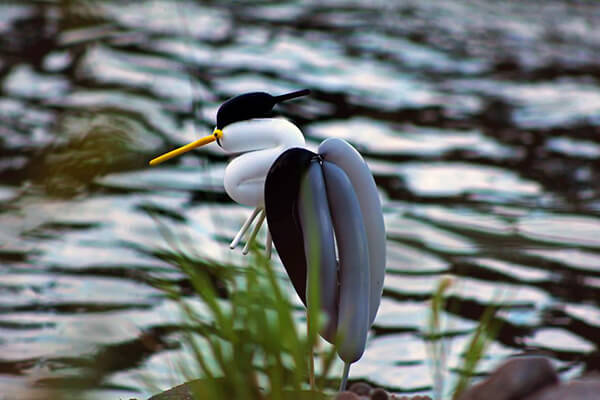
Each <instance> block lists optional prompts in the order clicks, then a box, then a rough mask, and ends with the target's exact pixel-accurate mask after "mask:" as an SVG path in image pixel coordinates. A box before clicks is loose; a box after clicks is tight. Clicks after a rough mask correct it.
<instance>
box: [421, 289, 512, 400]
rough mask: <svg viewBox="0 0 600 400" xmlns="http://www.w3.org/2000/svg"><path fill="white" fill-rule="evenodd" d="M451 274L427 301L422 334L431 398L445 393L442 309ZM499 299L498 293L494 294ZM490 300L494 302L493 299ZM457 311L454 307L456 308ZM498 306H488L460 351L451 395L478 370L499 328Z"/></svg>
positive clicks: (446, 348) (459, 391)
mask: <svg viewBox="0 0 600 400" xmlns="http://www.w3.org/2000/svg"><path fill="white" fill-rule="evenodd" d="M452 284H453V283H452V280H451V279H450V278H442V279H441V280H440V282H439V284H438V286H437V289H436V290H435V292H434V293H433V296H432V298H431V303H430V312H429V320H428V325H427V332H426V335H425V340H426V342H425V344H426V349H427V353H428V357H429V359H430V365H431V374H432V380H433V394H434V398H435V399H438V400H441V399H442V398H443V397H444V394H445V391H444V389H445V388H444V387H445V377H446V376H447V358H448V353H449V346H448V343H447V338H446V337H445V335H444V329H445V327H444V326H443V322H442V313H443V311H444V309H445V307H446V293H447V291H448V289H449V288H450V287H451V286H452ZM495 298H496V299H498V296H495ZM492 303H494V304H495V303H496V302H495V301H493V302H492ZM455 311H457V310H455ZM497 311H498V306H496V305H490V306H488V307H487V308H486V309H485V311H484V313H483V315H482V316H481V319H480V320H479V323H478V324H477V327H476V328H475V330H474V332H473V334H472V336H471V338H470V340H469V342H468V343H467V345H466V346H465V349H464V350H463V352H462V355H461V356H462V363H461V364H460V365H459V366H458V367H457V372H458V374H459V377H458V379H457V381H456V383H455V385H454V388H453V389H452V390H451V392H450V393H451V398H452V399H453V400H456V399H458V398H459V397H460V395H461V394H462V393H463V392H464V391H465V390H466V389H467V388H468V387H469V385H470V383H471V379H472V377H473V375H474V374H475V372H476V370H477V365H478V364H479V361H481V359H483V357H484V356H485V353H486V350H487V349H488V347H489V345H490V344H491V343H492V342H493V341H494V339H495V338H496V335H497V334H498V331H499V329H500V321H499V320H498V319H497V318H495V317H496V312H497Z"/></svg>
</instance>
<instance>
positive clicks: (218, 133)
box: [149, 129, 223, 165]
mask: <svg viewBox="0 0 600 400" xmlns="http://www.w3.org/2000/svg"><path fill="white" fill-rule="evenodd" d="M222 137H223V131H222V130H220V129H215V130H214V132H213V134H212V135H208V136H204V137H203V138H201V139H198V140H196V141H194V142H192V143H188V144H186V145H185V146H181V147H179V148H177V149H175V150H171V151H170V152H168V153H165V154H163V155H162V156H158V157H156V158H153V159H152V160H150V162H149V164H150V165H158V164H160V163H162V162H165V161H167V160H170V159H171V158H173V157H177V156H179V155H181V154H183V153H187V152H188V151H190V150H192V149H195V148H196V147H200V146H204V145H205V144H209V143H212V142H214V141H215V140H217V139H220V138H222Z"/></svg>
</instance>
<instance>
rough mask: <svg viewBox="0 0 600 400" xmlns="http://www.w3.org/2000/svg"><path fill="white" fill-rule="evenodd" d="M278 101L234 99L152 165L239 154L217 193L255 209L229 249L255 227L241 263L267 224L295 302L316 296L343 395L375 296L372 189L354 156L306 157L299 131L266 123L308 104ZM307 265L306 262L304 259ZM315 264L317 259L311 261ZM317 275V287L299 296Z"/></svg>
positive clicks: (378, 238) (378, 264) (334, 147)
mask: <svg viewBox="0 0 600 400" xmlns="http://www.w3.org/2000/svg"><path fill="white" fill-rule="evenodd" d="M309 93H310V91H309V90H300V91H296V92H292V93H288V94H284V95H281V96H271V95H270V94H268V93H263V92H252V93H246V94H242V95H239V96H236V97H233V98H231V99H229V100H228V101H226V102H225V103H223V104H222V105H221V107H220V108H219V110H218V112H217V126H216V128H215V130H214V132H213V134H212V135H210V136H206V137H204V138H201V139H199V140H197V141H195V142H192V143H190V144H187V145H185V146H183V147H180V148H178V149H176V150H173V151H171V152H169V153H166V154H164V155H162V156H160V157H157V158H155V159H153V160H152V161H151V162H150V165H156V164H159V163H161V162H163V161H166V160H168V159H170V158H172V157H175V156H177V155H179V154H182V153H185V152H187V151H189V150H191V149H194V148H196V147H199V146H202V145H205V144H208V143H211V142H213V141H216V142H217V144H218V145H219V146H220V147H221V148H223V150H225V151H226V152H228V153H234V154H239V153H242V154H241V155H239V156H238V157H236V158H234V159H233V160H232V161H231V162H230V163H229V165H228V166H227V168H226V169H225V181H224V184H225V190H226V192H227V193H228V194H229V196H230V197H231V198H232V199H233V200H235V201H236V202H238V203H241V204H245V205H247V206H251V207H254V211H253V212H252V214H251V215H250V217H249V218H248V219H247V220H246V222H245V223H244V224H243V226H242V228H241V229H240V231H239V232H238V234H237V235H236V236H235V238H234V239H233V241H232V243H231V246H230V247H231V248H232V249H233V248H235V247H236V246H237V245H238V244H239V242H240V240H241V238H242V236H243V235H244V234H245V233H246V232H247V231H248V230H249V228H250V226H251V225H252V223H253V221H254V220H255V219H256V218H257V217H258V222H257V223H256V225H255V227H254V229H253V230H252V232H251V234H250V236H249V237H248V239H247V242H246V245H245V247H244V249H243V253H244V254H246V253H247V252H248V247H249V245H250V243H251V242H252V241H253V240H254V239H255V237H256V235H257V233H258V231H259V230H260V227H261V225H262V223H263V222H264V219H265V217H266V219H267V226H268V233H267V245H266V248H267V253H268V256H270V253H271V248H272V243H274V244H275V248H276V249H277V252H278V254H279V257H280V259H281V261H282V263H283V265H284V267H285V269H286V272H287V274H288V275H289V277H290V280H291V282H292V284H293V286H294V288H295V290H296V292H297V293H298V296H299V297H300V299H301V300H302V302H303V303H304V304H305V305H306V306H307V307H308V308H311V304H310V302H308V304H307V298H309V297H310V296H307V291H308V290H309V289H310V290H318V294H319V299H320V301H319V303H320V307H321V310H322V311H323V312H324V313H325V314H326V316H327V318H326V323H325V324H324V326H323V327H322V328H321V331H320V334H321V336H322V337H323V338H324V339H325V340H327V341H329V342H331V343H335V342H336V341H337V343H336V345H337V352H338V354H339V356H340V358H341V359H342V360H343V361H344V363H345V364H344V376H343V379H342V385H341V386H342V389H343V388H344V387H345V384H346V380H347V377H348V372H349V368H350V364H352V363H353V362H355V361H357V360H358V359H359V358H360V357H361V356H362V354H363V352H364V349H365V344H366V338H367V332H368V330H369V328H370V327H371V325H372V323H373V321H374V319H375V315H376V314H377V309H378V308H379V303H380V300H381V294H382V291H383V279H384V275H385V229H384V224H383V216H382V211H381V203H380V201H379V196H378V193H377V189H376V186H375V181H374V179H373V176H372V175H371V172H370V170H369V168H368V167H367V164H366V163H365V161H364V160H363V158H362V157H361V155H360V154H359V153H358V152H357V151H356V150H355V149H354V148H353V147H352V146H351V145H350V144H348V143H347V142H346V141H344V140H341V139H333V138H332V139H327V140H325V141H323V142H322V143H321V144H320V145H319V148H318V152H317V153H314V152H312V151H309V150H307V149H306V148H305V142H304V137H303V135H302V132H301V131H300V129H299V128H298V127H296V126H295V125H294V124H293V123H291V122H290V121H288V120H285V119H281V118H270V117H271V113H272V110H273V107H274V106H275V105H276V104H277V103H280V102H283V101H286V100H290V99H293V98H296V97H300V96H305V95H307V94H309ZM310 255H312V256H310ZM314 255H316V257H315V256H314ZM310 273H316V274H317V275H318V276H317V281H318V282H319V283H318V285H317V286H318V287H317V288H315V289H311V288H309V287H308V282H309V278H310V277H309V274H310Z"/></svg>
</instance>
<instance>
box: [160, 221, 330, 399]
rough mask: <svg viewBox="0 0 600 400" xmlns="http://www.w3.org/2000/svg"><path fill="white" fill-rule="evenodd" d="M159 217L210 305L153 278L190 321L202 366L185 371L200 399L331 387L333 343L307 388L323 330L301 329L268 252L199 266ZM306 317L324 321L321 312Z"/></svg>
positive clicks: (287, 394) (178, 261)
mask: <svg viewBox="0 0 600 400" xmlns="http://www.w3.org/2000/svg"><path fill="white" fill-rule="evenodd" d="M157 222H158V225H159V228H160V231H161V233H162V236H163V237H164V238H165V240H166V241H167V243H168V244H169V247H170V252H171V254H170V255H169V257H168V258H169V262H170V263H171V264H172V265H174V266H175V267H176V268H178V269H179V270H180V271H181V272H182V273H183V274H184V275H185V276H186V277H187V278H188V279H189V281H190V283H191V285H192V287H193V289H194V292H195V294H196V295H197V296H199V298H200V300H201V301H202V303H203V304H204V305H205V306H206V307H205V309H203V310H202V311H198V310H196V309H194V308H193V307H192V306H190V305H189V303H188V302H186V301H184V293H182V291H181V290H180V289H179V287H177V286H175V285H172V284H169V283H165V282H156V283H155V284H156V285H157V286H158V287H160V288H161V289H162V290H163V291H164V292H165V293H166V294H167V295H168V296H169V297H170V298H171V299H174V300H176V301H178V302H179V304H180V305H181V309H182V310H183V312H184V315H185V317H186V319H187V321H188V323H187V324H186V326H185V327H184V335H183V338H184V341H185V344H186V345H187V346H188V347H189V348H190V349H191V351H192V352H193V356H194V357H193V359H194V362H195V363H196V364H197V365H195V366H189V365H187V366H182V368H181V369H182V372H184V373H185V375H186V378H187V379H188V380H190V379H195V380H194V381H193V383H192V384H190V385H188V388H189V389H190V391H192V393H193V396H194V398H197V399H207V398H215V399H221V398H222V399H225V398H236V399H275V400H276V399H309V398H310V399H319V398H324V396H325V395H324V394H323V393H325V392H331V391H332V390H330V389H333V388H334V387H335V382H334V381H333V380H331V379H329V378H328V375H329V372H330V370H331V367H332V366H333V364H334V360H335V358H336V353H335V348H333V346H328V348H326V349H325V351H324V353H323V354H322V357H321V360H322V366H321V368H320V371H319V374H318V376H317V377H316V382H315V387H314V388H313V387H311V386H312V385H311V386H309V375H310V374H309V371H310V370H311V369H310V362H311V360H312V355H313V348H314V346H315V343H316V342H317V340H318V334H317V330H315V329H314V328H312V326H311V325H312V324H309V327H310V331H309V332H307V333H304V332H300V324H299V323H298V321H297V320H296V319H295V318H294V315H297V311H295V310H294V306H293V305H292V304H291V302H290V298H289V297H288V295H287V290H284V289H283V288H282V286H281V284H280V278H279V276H278V273H277V272H276V270H275V268H274V267H273V265H272V264H271V262H270V261H269V260H267V259H266V258H265V257H264V255H263V254H262V252H260V251H258V249H256V248H254V249H253V251H252V252H251V253H250V255H249V256H248V263H247V265H245V266H244V267H234V266H223V265H218V264H214V265H211V266H210V267H204V268H199V267H198V263H197V262H194V260H193V259H192V258H190V256H188V255H187V254H189V252H187V251H185V249H183V248H181V243H182V242H181V241H180V240H179V239H178V238H177V237H176V236H175V235H174V234H173V232H171V231H170V230H169V229H168V228H167V227H166V225H164V224H162V223H160V221H157ZM223 288H224V290H223ZM313 300H314V299H313ZM308 317H309V318H308V319H309V321H310V320H311V319H312V320H313V321H318V315H310V316H308ZM315 325H317V324H315ZM198 373H199V374H200V377H201V379H197V378H199V376H198Z"/></svg>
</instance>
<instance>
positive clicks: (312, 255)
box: [298, 159, 338, 343]
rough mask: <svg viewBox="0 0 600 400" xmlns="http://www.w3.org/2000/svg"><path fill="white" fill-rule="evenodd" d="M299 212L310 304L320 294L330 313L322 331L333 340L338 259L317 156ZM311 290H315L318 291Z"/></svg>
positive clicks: (303, 189) (305, 182) (302, 192)
mask: <svg viewBox="0 0 600 400" xmlns="http://www.w3.org/2000/svg"><path fill="white" fill-rule="evenodd" d="M298 215H299V217H300V225H301V227H302V233H303V239H304V253H305V255H306V264H307V282H306V298H307V307H308V308H309V309H312V308H313V307H315V305H314V304H312V303H313V301H314V300H313V299H315V296H314V294H317V295H318V296H319V298H318V302H319V307H320V309H321V310H322V311H323V312H324V313H325V314H326V315H327V322H326V324H325V325H324V326H323V327H322V329H321V331H320V333H321V336H323V338H324V339H325V340H327V341H329V342H330V343H333V342H334V341H335V337H336V327H337V319H338V312H337V308H338V307H337V301H338V282H337V278H338V276H337V260H336V255H335V241H334V236H333V226H332V222H331V214H330V212H329V202H328V200H327V192H326V189H325V180H324V178H323V172H322V171H321V164H320V163H319V161H318V160H316V159H315V160H313V161H312V162H311V163H310V166H309V167H308V169H307V170H306V173H305V174H304V176H303V177H302V182H301V185H300V195H299V198H298ZM312 290H316V293H315V292H312Z"/></svg>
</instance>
